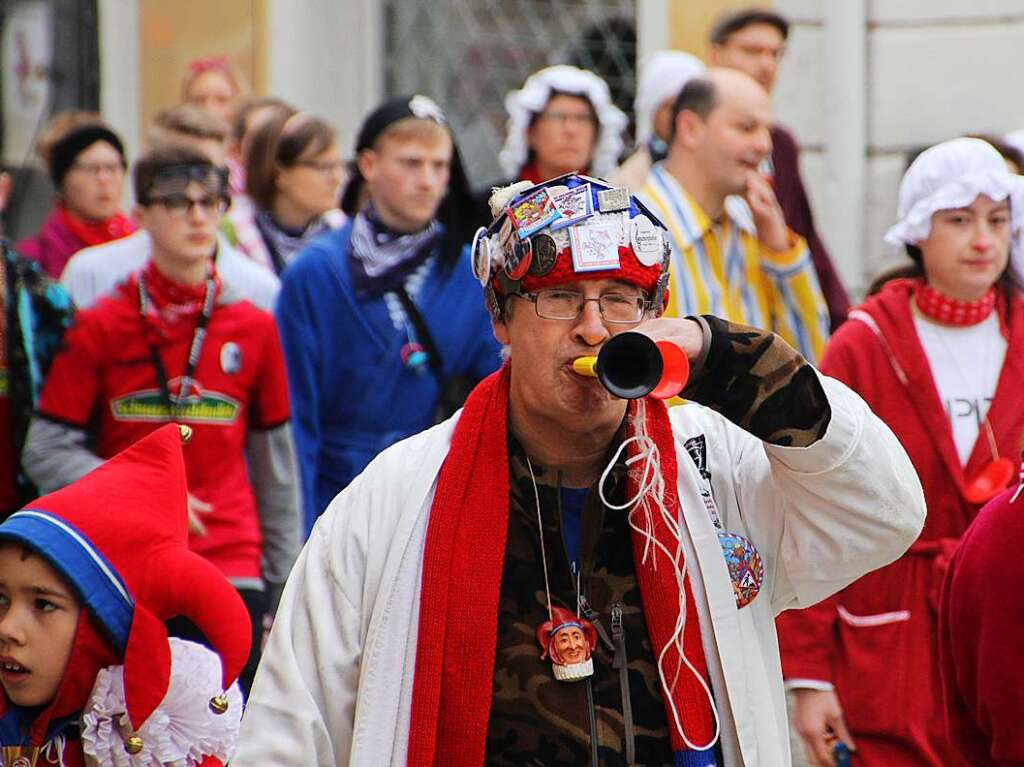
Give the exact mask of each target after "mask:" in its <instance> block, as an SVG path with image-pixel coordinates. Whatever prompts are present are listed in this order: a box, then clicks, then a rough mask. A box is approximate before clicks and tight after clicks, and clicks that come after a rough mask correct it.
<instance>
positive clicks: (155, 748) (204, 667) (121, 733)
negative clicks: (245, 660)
mask: <svg viewBox="0 0 1024 767" xmlns="http://www.w3.org/2000/svg"><path fill="white" fill-rule="evenodd" d="M169 641H170V644H171V681H170V684H169V686H168V689H167V694H166V695H165V696H164V699H163V700H162V701H161V702H160V705H159V706H157V708H156V710H155V711H154V712H153V713H152V714H151V715H150V716H149V718H148V719H146V721H145V723H144V724H143V725H142V727H141V728H139V730H138V732H137V733H134V734H138V735H139V737H141V738H142V743H143V746H142V750H141V751H140V752H139V753H138V754H129V753H128V752H127V751H125V748H124V743H125V739H126V738H127V737H128V736H130V735H132V734H133V732H132V730H131V726H130V724H129V722H128V716H127V714H126V713H125V698H124V667H123V666H108V667H107V668H105V669H103V670H102V671H100V673H99V674H98V675H97V676H96V684H95V685H94V686H93V690H92V694H91V695H90V696H89V701H88V703H87V704H86V708H85V710H84V712H83V714H82V750H83V751H84V752H85V757H86V764H90V765H103V767H163V765H174V767H195V765H198V764H200V763H201V762H202V761H203V759H205V758H206V757H208V756H213V757H216V758H218V759H220V761H221V762H223V763H225V764H226V763H227V762H228V760H229V759H230V758H231V756H232V754H233V753H234V751H235V743H236V741H237V740H238V727H239V723H240V722H241V719H242V707H243V706H242V693H241V691H240V690H239V689H238V684H237V683H236V684H233V685H231V688H230V689H229V690H228V691H227V699H228V710H227V711H226V712H225V713H223V714H215V713H213V711H211V710H210V705H209V703H210V699H211V698H213V697H214V696H216V695H219V694H220V693H221V664H220V659H219V658H218V657H217V655H216V654H215V653H214V652H213V651H211V650H209V649H207V648H206V647H203V646H202V645H199V644H196V643H194V642H188V641H186V640H184V639H177V638H173V637H172V638H171V639H170V640H169Z"/></svg>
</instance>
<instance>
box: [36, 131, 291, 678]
mask: <svg viewBox="0 0 1024 767" xmlns="http://www.w3.org/2000/svg"><path fill="white" fill-rule="evenodd" d="M135 196H136V199H137V200H138V201H139V203H138V205H137V207H136V210H135V216H136V218H137V219H138V221H139V222H140V223H141V224H142V226H143V227H144V228H145V229H146V230H147V231H148V232H149V234H150V237H151V238H152V242H153V247H152V255H151V257H150V260H149V262H148V263H147V264H146V265H145V266H144V267H143V269H142V270H141V271H140V272H138V273H137V274H136V275H133V276H132V277H131V278H129V279H128V280H127V281H126V282H125V283H124V284H122V285H121V286H119V287H118V288H117V289H116V290H115V291H114V292H112V293H111V294H109V295H108V296H106V297H105V298H103V299H101V300H100V301H99V302H98V303H97V304H96V305H95V306H93V307H91V308H89V309H86V310H83V311H81V312H79V313H78V315H77V316H76V318H75V323H74V325H73V327H72V329H71V330H69V331H68V334H67V336H66V338H65V344H64V349H63V350H62V351H61V352H60V353H59V354H58V356H57V357H56V359H55V360H54V363H53V366H52V368H51V370H50V376H49V379H48V380H47V382H46V385H45V387H44V389H43V392H42V396H41V399H40V403H39V410H38V413H37V415H36V416H35V417H34V418H33V419H32V423H31V425H30V427H29V435H28V440H27V444H26V446H25V450H24V453H23V459H24V462H25V465H26V467H27V471H28V473H29V476H30V477H31V478H32V479H33V481H34V482H36V483H37V485H38V486H39V488H40V489H41V490H43V491H44V492H49V491H52V490H55V489H57V488H59V487H62V486H64V485H67V484H69V483H71V482H73V481H75V480H77V479H79V478H80V477H81V476H82V475H84V474H86V473H87V472H89V471H91V470H92V469H94V468H96V467H97V466H98V465H100V464H101V463H103V461H104V460H105V459H106V458H109V457H110V456H112V455H114V454H115V453H117V452H119V451H120V450H123V449H124V448H125V447H127V446H128V445H130V444H132V443H133V442H135V441H137V440H138V439H141V438H142V437H143V436H145V435H146V434H148V433H150V432H151V431H153V430H155V429H157V428H159V426H160V425H161V424H163V423H166V422H168V421H172V420H173V421H178V422H181V423H185V424H188V425H189V426H191V427H192V430H193V432H194V437H193V440H192V445H191V448H190V450H189V451H188V458H187V460H186V468H187V472H188V487H189V491H190V495H189V518H190V535H189V544H190V547H191V548H192V549H193V550H194V551H196V552H197V553H199V554H201V555H203V556H205V557H206V558H207V559H209V560H210V561H211V562H213V564H215V565H216V566H217V567H219V569H220V570H221V571H222V572H223V573H224V575H225V576H227V577H228V579H229V580H231V582H232V584H233V585H234V586H235V587H236V588H237V589H238V591H239V592H240V593H241V595H242V597H243V599H244V600H245V602H246V605H247V606H248V608H249V612H250V616H251V618H252V622H253V635H254V640H258V632H259V630H260V626H261V625H262V622H263V617H264V615H265V614H266V613H268V612H270V613H272V612H273V610H274V607H275V606H276V601H277V595H278V594H279V593H280V587H281V585H282V584H283V583H284V580H285V577H286V576H287V574H288V571H289V569H290V568H291V564H292V561H293V559H294V557H295V554H296V552H297V549H298V541H299V497H298V483H297V480H296V470H295V456H294V448H293V444H292V436H291V430H290V426H289V409H288V389H287V382H286V374H285V369H284V360H283V357H282V354H281V347H280V342H279V340H278V335H277V329H276V327H275V325H274V320H273V317H272V316H271V315H270V314H269V313H267V312H265V311H263V310H261V309H257V308H256V307H255V306H253V305H252V304H251V303H249V302H248V301H246V300H244V299H242V298H240V297H239V296H238V295H237V293H236V291H235V290H234V289H233V288H232V287H231V286H230V285H228V284H222V283H221V281H220V278H219V276H218V275H217V272H216V270H215V268H214V265H213V258H212V256H213V253H214V252H215V248H216V233H217V223H218V221H219V220H220V215H221V213H222V212H223V211H224V207H225V206H226V204H227V174H226V173H225V172H224V170H223V169H220V168H217V167H216V166H214V165H213V164H212V163H211V162H210V161H209V159H208V158H207V157H206V156H205V155H203V154H201V153H198V152H196V151H195V150H193V149H188V148H184V147H172V146H167V147H163V148H159V149H154V150H152V151H150V152H149V153H147V154H145V155H143V157H141V158H140V159H139V161H138V162H137V164H136V166H135ZM259 645H260V642H259V641H254V642H253V647H254V648H256V649H254V652H253V655H252V656H251V657H250V664H251V666H250V667H247V669H246V672H245V673H243V676H242V680H243V687H246V688H247V687H248V685H247V681H248V679H249V678H250V675H251V673H252V670H253V669H254V668H255V662H256V660H258V648H259Z"/></svg>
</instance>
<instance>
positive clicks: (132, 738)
mask: <svg viewBox="0 0 1024 767" xmlns="http://www.w3.org/2000/svg"><path fill="white" fill-rule="evenodd" d="M124 750H125V751H127V752H128V753H129V754H132V755H135V754H137V753H139V752H140V751H142V738H140V737H139V736H138V735H129V736H128V737H127V738H125V739H124Z"/></svg>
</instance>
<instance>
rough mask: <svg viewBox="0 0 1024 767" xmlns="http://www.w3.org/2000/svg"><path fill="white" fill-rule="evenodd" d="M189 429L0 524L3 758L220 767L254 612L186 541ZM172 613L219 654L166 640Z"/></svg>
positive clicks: (138, 447)
mask: <svg viewBox="0 0 1024 767" xmlns="http://www.w3.org/2000/svg"><path fill="white" fill-rule="evenodd" d="M181 428H182V430H181V431H180V432H179V427H178V426H177V425H175V424H168V425H167V426H164V427H162V428H160V429H158V430H157V431H155V432H153V433H152V434H150V435H149V436H147V437H145V438H144V439H142V440H140V441H139V442H137V443H135V444H134V445H132V446H131V447H129V448H128V449H126V450H124V451H123V452H121V453H119V454H118V455H116V456H115V457H113V458H112V459H110V460H109V461H107V462H106V463H105V464H103V465H102V466H101V467H99V468H98V469H96V470H95V471H93V472H91V473H89V474H87V475H86V476H85V477H83V478H82V479H80V480H79V481H77V482H75V483H73V484H71V485H68V486H67V487H65V488H63V489H61V490H59V491H57V492H55V493H51V494H50V495H46V496H43V497H42V498H39V499H38V500H36V501H34V502H32V503H30V504H29V505H28V506H26V507H25V508H24V509H22V510H21V511H19V512H17V513H15V514H13V515H12V516H11V517H10V518H8V519H7V520H6V521H5V522H4V523H3V524H2V525H0V688H2V693H0V747H2V751H0V764H2V765H5V766H6V765H18V766H19V767H21V765H24V766H25V767H30V766H31V765H36V764H44V763H52V764H60V765H64V766H65V767H77V766H78V765H118V766H119V767H121V766H122V765H123V766H126V767H127V766H130V767H152V766H155V765H169V764H173V765H175V767H178V766H179V765H181V766H184V767H193V766H196V765H202V767H216V766H217V765H223V764H225V763H226V762H227V760H228V758H229V757H230V756H231V754H232V752H233V751H234V745H235V740H236V736H237V732H238V723H239V719H240V718H241V713H242V699H241V694H240V693H239V691H238V686H237V684H234V682H235V679H236V678H237V676H238V674H239V671H240V670H241V668H242V666H243V665H244V663H245V659H246V657H247V656H248V653H249V643H250V632H249V619H248V614H247V613H246V610H245V605H244V604H243V602H242V600H241V598H240V597H239V596H238V593H237V592H236V591H235V590H234V589H233V588H232V587H231V586H230V585H229V584H228V582H227V581H226V580H225V578H224V576H222V575H221V574H220V573H219V572H218V571H217V569H216V568H215V567H214V566H213V565H211V564H210V563H209V562H208V561H207V560H205V559H203V558H202V557H200V556H198V555H196V554H194V553H192V552H191V551H189V550H188V544H187V500H186V498H187V495H186V484H185V465H184V459H183V456H182V448H181V442H182V441H183V440H186V439H187V436H188V432H187V427H181ZM177 615H183V616H185V617H187V618H189V619H191V620H192V621H194V622H195V624H196V625H197V626H198V627H199V629H200V630H201V631H202V632H203V634H204V635H205V636H206V637H207V639H208V640H209V642H210V645H211V646H212V647H213V648H215V650H216V652H213V651H211V650H208V649H207V648H205V647H202V646H200V645H197V644H194V643H191V642H186V641H184V640H179V639H174V638H171V639H168V636H167V631H166V629H165V627H164V621H165V620H167V619H168V618H170V617H172V616H177ZM218 656H219V657H218ZM44 759H45V760H48V761H45V762H44Z"/></svg>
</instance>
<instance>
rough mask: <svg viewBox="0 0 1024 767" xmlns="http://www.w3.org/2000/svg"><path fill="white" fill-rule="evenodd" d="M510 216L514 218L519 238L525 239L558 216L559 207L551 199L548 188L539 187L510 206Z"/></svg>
mask: <svg viewBox="0 0 1024 767" xmlns="http://www.w3.org/2000/svg"><path fill="white" fill-rule="evenodd" d="M508 216H509V218H511V219H512V225H513V226H515V228H516V234H517V235H519V239H520V240H525V239H526V238H527V237H529V236H530V235H531V234H533V233H534V232H536V231H537V230H538V229H543V228H544V227H545V226H547V225H548V224H550V223H551V222H552V221H554V220H555V219H556V218H558V209H557V208H556V207H555V203H554V202H553V201H552V200H551V195H550V194H548V190H547V189H538V190H537V191H536V192H534V193H533V194H531V195H530V196H529V197H527V198H526V199H525V200H522V201H521V202H518V203H516V204H515V205H513V206H512V207H511V208H509V211H508Z"/></svg>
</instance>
